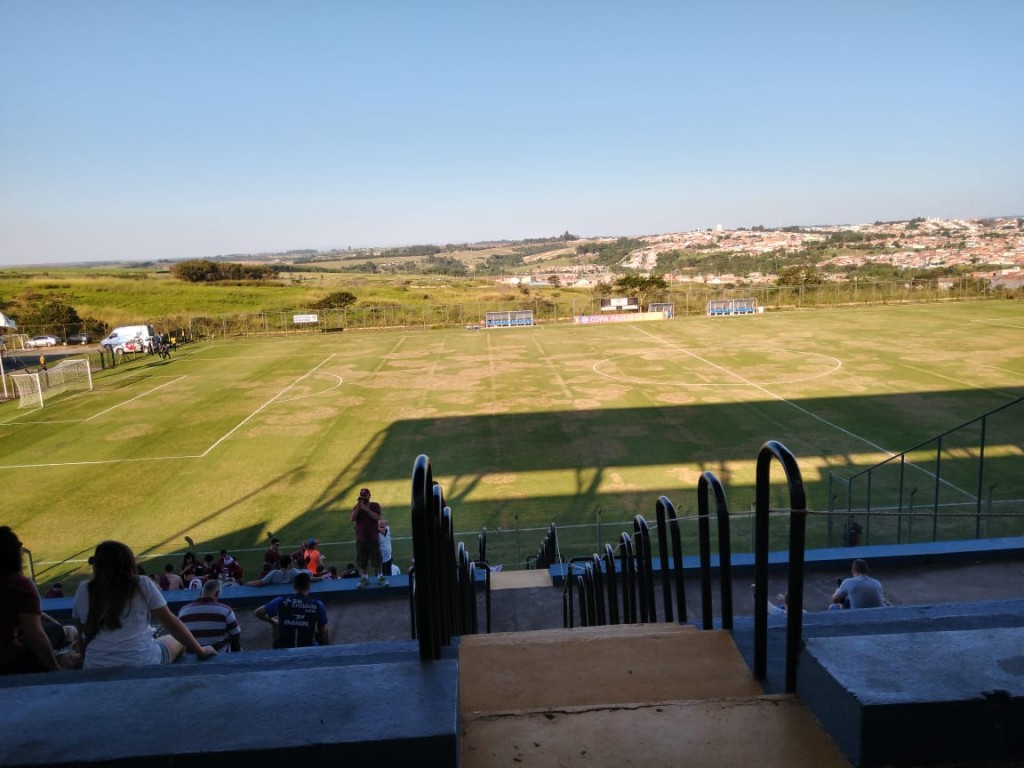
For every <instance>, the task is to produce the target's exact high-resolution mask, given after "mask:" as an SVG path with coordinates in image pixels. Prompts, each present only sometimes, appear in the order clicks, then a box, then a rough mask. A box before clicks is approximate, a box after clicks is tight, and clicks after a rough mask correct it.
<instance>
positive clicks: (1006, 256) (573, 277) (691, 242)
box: [506, 217, 1024, 288]
mask: <svg viewBox="0 0 1024 768" xmlns="http://www.w3.org/2000/svg"><path fill="white" fill-rule="evenodd" d="M843 233H848V234H852V235H854V236H860V237H861V238H864V239H866V240H867V241H869V242H870V245H871V247H870V250H869V251H868V250H864V251H859V250H848V251H847V252H844V253H843V255H841V256H832V257H830V258H828V259H826V260H824V261H821V262H819V263H818V264H817V265H816V266H818V267H829V268H830V269H829V271H828V273H827V274H826V275H825V279H827V280H839V281H841V280H846V279H847V276H846V274H845V273H844V271H843V268H844V267H845V268H852V267H858V266H863V265H864V264H867V263H871V262H875V263H881V264H887V265H890V266H894V267H897V268H900V269H915V268H916V269H934V268H944V267H953V266H960V267H963V266H970V265H979V266H981V265H984V268H983V269H980V270H978V271H971V272H968V274H969V275H970V276H971V277H973V278H976V279H979V280H986V281H988V282H989V283H990V284H992V285H993V287H994V286H996V285H1002V286H1004V287H1007V288H1016V287H1020V286H1022V285H1024V219H1021V218H1016V217H1012V218H1011V217H1003V218H986V219H912V220H910V221H901V222H887V223H882V222H878V223H875V224H860V225H844V226H822V227H787V228H785V229H783V230H767V229H762V228H755V229H749V230H748V229H740V230H723V229H722V228H721V227H718V228H715V229H707V230H697V231H692V232H681V233H674V234H664V235H654V236H646V237H640V238H637V239H638V240H641V241H642V242H644V243H646V246H645V247H642V248H640V249H637V250H635V251H633V252H632V253H631V254H630V255H629V257H628V259H627V261H626V262H624V263H623V266H625V267H629V268H631V269H634V270H637V271H639V272H645V273H650V272H652V271H653V270H655V269H657V266H658V257H659V255H661V254H663V253H666V252H670V251H681V250H687V249H689V250H701V251H712V250H713V251H718V252H731V253H735V254H744V255H764V254H770V253H773V252H774V253H782V252H789V253H794V252H799V251H803V250H805V249H807V248H808V247H812V246H814V245H818V244H821V243H823V242H825V241H827V240H829V239H830V238H833V239H834V238H835V237H836V236H837V235H841V234H843ZM552 276H555V277H557V278H558V279H559V281H560V283H561V284H562V285H581V286H583V285H593V284H595V283H601V282H610V281H612V280H614V279H615V275H613V274H612V273H611V271H610V270H609V269H608V268H606V267H602V266H598V265H594V264H572V265H566V266H559V267H544V266H541V265H538V267H537V268H536V269H535V270H534V271H533V272H532V273H531V274H530V275H528V276H518V277H512V278H508V279H507V280H506V281H507V282H514V283H527V284H544V283H549V282H551V278H552ZM665 277H666V280H668V281H670V282H682V283H685V282H696V283H703V284H708V285H721V284H735V285H741V284H743V285H751V284H772V283H774V282H775V281H776V279H777V275H775V274H772V273H769V272H764V273H762V272H751V273H748V274H742V275H737V274H707V273H705V274H697V275H666V276H665Z"/></svg>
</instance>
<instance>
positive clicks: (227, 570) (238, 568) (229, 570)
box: [211, 549, 245, 584]
mask: <svg viewBox="0 0 1024 768" xmlns="http://www.w3.org/2000/svg"><path fill="white" fill-rule="evenodd" d="M220 552H221V558H220V560H219V561H218V568H217V569H216V570H215V572H214V575H213V576H211V578H219V579H220V580H221V582H223V583H225V584H226V583H230V582H235V583H237V584H241V583H242V582H243V581H244V580H245V571H244V570H243V569H242V564H241V563H239V562H238V561H237V560H235V558H233V557H232V556H231V555H229V554H228V553H227V550H224V549H222V550H221V551H220Z"/></svg>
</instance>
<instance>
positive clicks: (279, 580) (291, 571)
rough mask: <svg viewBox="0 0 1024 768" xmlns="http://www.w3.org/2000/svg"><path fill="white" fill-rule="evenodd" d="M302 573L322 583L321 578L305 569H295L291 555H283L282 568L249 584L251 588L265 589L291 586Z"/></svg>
mask: <svg viewBox="0 0 1024 768" xmlns="http://www.w3.org/2000/svg"><path fill="white" fill-rule="evenodd" d="M300 573H306V574H309V576H310V578H311V579H312V580H313V581H320V578H321V577H319V576H313V574H311V573H309V571H308V570H306V569H305V568H293V567H292V558H291V555H281V567H280V568H275V569H274V570H272V571H270V572H269V573H267V574H265V575H264V576H263V577H262V578H259V579H256V580H254V581H250V582H248V586H250V587H265V586H267V585H268V584H291V583H292V582H294V581H295V577H296V576H298V575H299V574H300Z"/></svg>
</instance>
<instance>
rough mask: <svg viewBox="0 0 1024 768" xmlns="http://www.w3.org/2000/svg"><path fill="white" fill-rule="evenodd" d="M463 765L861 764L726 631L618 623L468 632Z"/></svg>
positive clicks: (463, 664)
mask: <svg viewBox="0 0 1024 768" xmlns="http://www.w3.org/2000/svg"><path fill="white" fill-rule="evenodd" d="M459 698H460V705H459V711H460V717H461V724H462V727H461V735H462V742H461V745H460V754H461V766H462V768H491V767H494V766H508V767H511V766H515V765H519V764H524V765H531V766H541V767H543V766H548V765H551V766H556V765H557V766H572V765H580V766H584V765H587V766H592V765H635V764H638V761H639V762H642V764H643V765H644V766H673V767H675V766H684V765H702V766H704V765H744V764H756V765H759V766H765V765H768V766H771V765H779V766H794V767H795V768H800V767H801V766H821V767H822V768H831V766H849V761H847V760H846V759H845V758H843V756H842V754H841V753H840V751H839V749H838V747H837V746H836V745H835V743H834V742H833V741H832V740H831V739H830V738H829V736H828V735H827V734H826V733H825V732H824V731H823V730H822V728H821V726H820V725H819V724H818V723H817V721H816V720H815V719H814V717H813V716H812V715H811V714H810V713H809V712H808V711H807V709H806V708H805V707H804V706H803V705H802V704H801V703H800V702H799V701H797V700H795V699H794V698H793V697H789V696H766V695H764V694H763V692H762V689H761V686H760V685H758V683H757V682H756V681H755V680H754V679H753V677H752V676H751V673H750V670H749V668H748V667H747V665H746V663H745V662H744V661H743V658H742V657H741V656H740V654H739V652H738V651H737V649H736V646H735V644H734V643H733V641H732V638H731V637H730V636H729V634H728V633H726V632H721V631H707V632H702V631H698V630H696V629H694V628H693V627H692V626H686V625H672V624H646V625H618V626H610V627H588V628H579V629H570V630H565V629H562V630H549V631H540V632H516V633H509V634H504V635H501V634H498V635H478V636H470V637H464V638H462V641H461V643H460V647H459Z"/></svg>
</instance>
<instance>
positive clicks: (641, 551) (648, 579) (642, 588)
mask: <svg viewBox="0 0 1024 768" xmlns="http://www.w3.org/2000/svg"><path fill="white" fill-rule="evenodd" d="M633 545H634V547H635V548H636V573H637V584H636V586H637V595H638V601H637V602H638V604H639V608H640V621H641V623H644V624H647V623H649V622H655V621H657V620H658V610H657V606H656V605H655V601H654V563H653V562H652V557H651V530H650V528H649V527H648V525H647V521H646V520H644V517H643V515H635V516H634V517H633Z"/></svg>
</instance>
